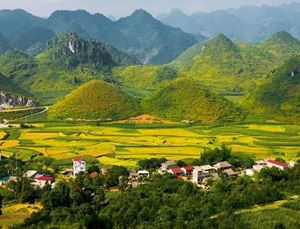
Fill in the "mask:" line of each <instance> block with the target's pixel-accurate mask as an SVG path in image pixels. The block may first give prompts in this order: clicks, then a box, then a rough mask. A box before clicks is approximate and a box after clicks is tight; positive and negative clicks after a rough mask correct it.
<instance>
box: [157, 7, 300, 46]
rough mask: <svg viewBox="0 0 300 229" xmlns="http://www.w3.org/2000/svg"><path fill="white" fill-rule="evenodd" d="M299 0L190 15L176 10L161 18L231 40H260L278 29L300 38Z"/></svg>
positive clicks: (184, 29)
mask: <svg viewBox="0 0 300 229" xmlns="http://www.w3.org/2000/svg"><path fill="white" fill-rule="evenodd" d="M299 15H300V3H292V4H284V5H280V6H261V7H260V6H242V7H240V8H238V9H228V10H218V11H213V12H210V13H204V12H198V13H194V14H192V15H190V16H189V15H187V14H185V13H184V12H182V11H180V10H178V9H174V10H172V11H171V12H170V13H169V14H164V15H160V16H159V17H158V18H159V19H160V20H161V21H162V22H163V23H165V24H168V25H171V26H173V27H178V28H181V29H182V30H183V31H184V32H187V33H191V34H195V35H199V34H202V35H204V36H207V37H211V36H213V35H215V34H218V33H223V34H225V35H226V36H228V37H229V38H231V39H234V40H242V41H250V42H258V41H261V40H264V39H266V38H267V37H269V36H270V35H271V34H273V33H275V32H278V31H282V30H284V31H287V32H289V33H291V34H292V35H293V36H295V37H296V38H298V39H299V38H300V20H299V19H300V16H299Z"/></svg>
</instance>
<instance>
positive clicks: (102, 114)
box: [48, 80, 139, 120]
mask: <svg viewBox="0 0 300 229" xmlns="http://www.w3.org/2000/svg"><path fill="white" fill-rule="evenodd" d="M138 111H139V106H138V103H137V101H135V100H134V99H133V98H131V97H129V96H128V95H127V94H125V93H124V92H122V91H121V90H119V89H118V88H116V87H115V86H113V85H111V84H108V83H106V82H104V81H100V80H93V81H90V82H88V83H86V84H84V85H83V86H81V87H79V88H78V89H76V90H75V91H74V92H72V93H71V94H69V95H68V96H66V97H65V98H64V99H63V100H61V101H60V102H58V103H57V104H55V105H54V106H53V107H52V108H51V109H50V110H49V113H48V114H49V118H50V119H87V120H100V119H101V120H104V119H112V120H120V119H126V118H129V117H132V116H135V115H136V114H137V113H138Z"/></svg>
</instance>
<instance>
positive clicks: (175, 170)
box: [168, 167, 182, 176]
mask: <svg viewBox="0 0 300 229" xmlns="http://www.w3.org/2000/svg"><path fill="white" fill-rule="evenodd" d="M168 172H169V173H171V174H173V175H174V176H181V175H182V170H181V169H180V168H178V167H176V168H171V169H169V170H168Z"/></svg>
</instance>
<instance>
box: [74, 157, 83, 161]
mask: <svg viewBox="0 0 300 229" xmlns="http://www.w3.org/2000/svg"><path fill="white" fill-rule="evenodd" d="M74 161H85V160H84V158H81V157H77V158H74Z"/></svg>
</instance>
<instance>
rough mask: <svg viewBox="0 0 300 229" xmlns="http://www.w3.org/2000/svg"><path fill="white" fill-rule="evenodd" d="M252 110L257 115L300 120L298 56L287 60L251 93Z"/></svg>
mask: <svg viewBox="0 0 300 229" xmlns="http://www.w3.org/2000/svg"><path fill="white" fill-rule="evenodd" d="M251 101H252V109H255V110H256V111H258V112H259V113H267V114H273V115H274V114H277V115H281V116H283V117H289V116H291V117H295V118H296V119H297V120H298V121H299V120H300V56H297V57H294V58H291V59H289V60H288V61H286V62H285V64H284V65H283V66H281V67H279V68H278V69H277V70H276V71H274V72H273V73H272V75H270V76H269V79H268V81H267V82H266V83H265V84H263V85H262V86H260V87H259V88H258V89H257V90H256V91H254V92H253V93H252V100H251Z"/></svg>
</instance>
